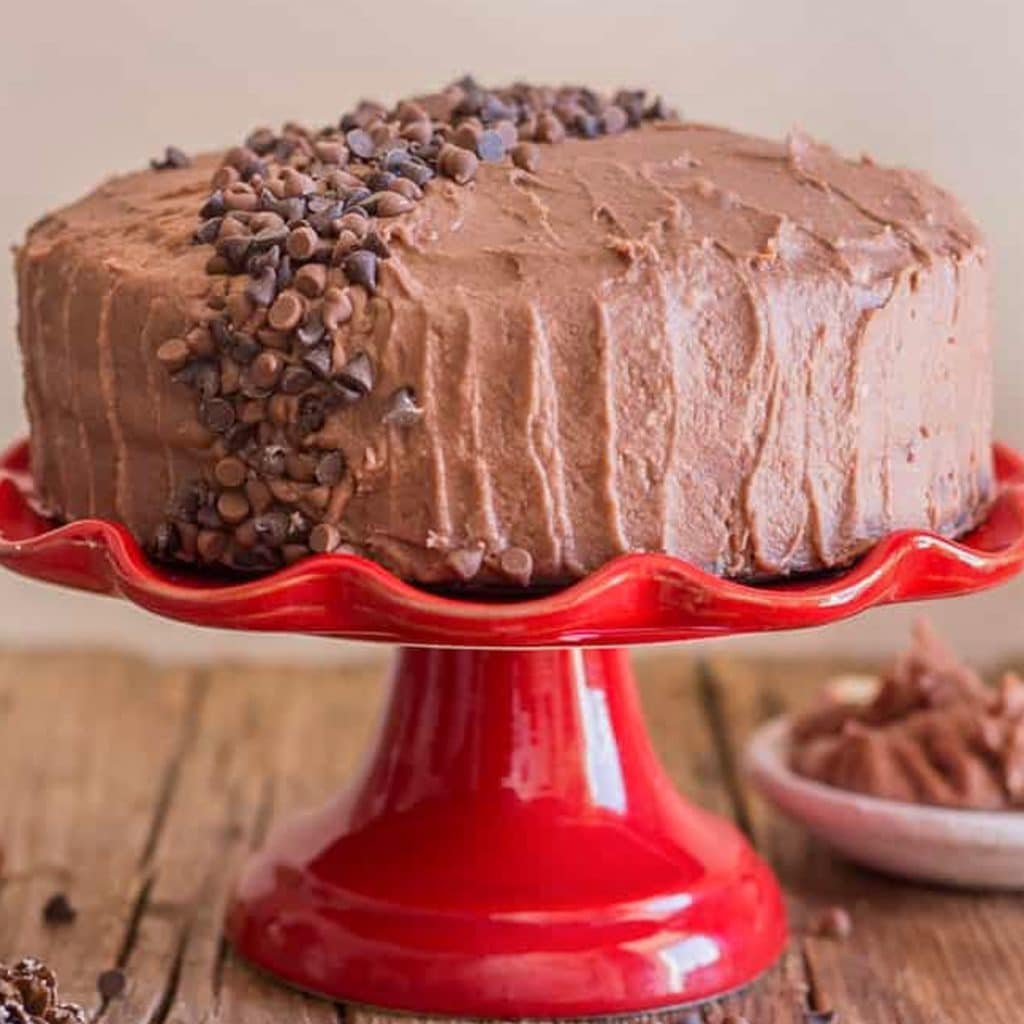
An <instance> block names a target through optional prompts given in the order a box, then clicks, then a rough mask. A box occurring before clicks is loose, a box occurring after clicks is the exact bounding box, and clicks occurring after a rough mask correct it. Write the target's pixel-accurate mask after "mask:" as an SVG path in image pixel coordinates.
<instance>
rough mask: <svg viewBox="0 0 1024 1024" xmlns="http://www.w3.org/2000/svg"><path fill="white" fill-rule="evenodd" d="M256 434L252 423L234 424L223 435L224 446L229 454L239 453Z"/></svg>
mask: <svg viewBox="0 0 1024 1024" xmlns="http://www.w3.org/2000/svg"><path fill="white" fill-rule="evenodd" d="M255 433H256V426H255V424H252V423H236V424H235V425H234V426H233V427H230V428H229V429H228V430H227V432H226V433H225V434H224V444H225V446H226V447H227V450H228V451H229V452H237V451H241V450H242V449H243V448H244V447H245V446H246V445H247V444H249V442H250V441H252V439H253V436H254V435H255Z"/></svg>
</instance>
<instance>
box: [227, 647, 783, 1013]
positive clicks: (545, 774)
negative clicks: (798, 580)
mask: <svg viewBox="0 0 1024 1024" xmlns="http://www.w3.org/2000/svg"><path fill="white" fill-rule="evenodd" d="M228 932H229V935H230V936H231V938H232V941H233V942H234V945H235V948H236V950H237V951H238V952H239V953H240V954H241V955H242V956H243V957H244V958H245V959H247V960H249V961H250V962H252V963H253V964H254V965H256V966H258V967H260V968H262V969H264V970H266V971H268V972H270V973H271V974H273V975H275V976H277V977H278V978H280V979H282V980H284V981H286V982H289V983H291V984H293V985H296V986H298V987H300V988H303V989H306V990H309V991H312V992H315V993H318V994H321V995H324V996H329V997H330V998H332V999H340V1000H345V1001H351V1002H357V1003H366V1004H370V1005H373V1006H379V1007H387V1008H389V1009H395V1010H405V1011H416V1012H418V1013H421V1014H424V1013H432V1014H443V1015H449V1016H458V1017H504V1018H507V1017H578V1016H595V1015H607V1014H622V1013H635V1012H638V1011H644V1010H655V1009H661V1008H665V1007H669V1006H676V1005H684V1004H688V1003H695V1002H699V1001H702V1000H706V999H709V998H712V997H714V996H716V995H721V994H724V993H726V992H729V991H732V990H734V989H737V988H739V987H741V986H743V985H745V984H747V983H748V982H750V981H751V980H753V979H754V978H755V977H756V976H757V975H759V974H760V973H761V972H762V971H764V970H765V969H766V968H767V967H769V966H770V965H771V964H772V963H773V962H774V961H775V960H776V958H777V957H778V955H779V954H780V952H781V950H782V946H783V943H784V941H785V915H784V911H783V906H782V899H781V895H780V892H779V888H778V885H777V883H776V881H775V879H774V878H773V877H772V875H771V873H770V872H769V870H768V869H767V867H766V866H765V865H764V864H763V863H762V862H761V861H760V860H759V859H758V857H757V856H756V855H755V854H754V853H753V851H752V850H751V848H750V847H749V845H748V844H747V842H746V841H745V840H744V839H743V837H742V836H741V835H740V834H739V833H738V832H737V831H736V830H735V829H734V828H733V827H732V826H731V825H729V824H728V823H726V822H724V821H721V820H719V819H717V818H715V817H714V816H712V815H709V814H707V813H706V812H704V811H702V810H700V809H699V808H696V807H693V806H691V805H689V804H687V803H686V802H685V801H683V800H682V799H681V798H680V797H679V795H678V794H677V793H676V791H675V789H674V787H673V785H672V783H671V781H670V780H669V778H668V777H667V775H666V774H665V772H664V770H663V769H662V767H661V765H660V764H659V762H658V760H657V758H656V756H655V754H654V751H653V749H652V748H651V745H650V742H649V740H648V737H647V733H646V729H645V727H644V723H643V720H642V716H641V712H640V707H639V703H638V700H637V695H636V691H635V686H634V682H633V678H632V673H631V669H630V667H629V664H628V662H627V659H626V655H625V653H624V652H622V651H618V650H594V651H581V650H564V649H563V650H543V651H480V650H441V649H426V648H404V649H402V651H401V653H400V655H399V658H398V662H397V666H396V668H395V671H394V678H393V681H392V684H391V695H390V700H389V703H388V707H387V710H386V711H385V714H384V718H383V722H382V724H381V727H380V733H379V736H378V739H377V741H376V744H375V746H374V748H373V749H372V751H371V752H370V756H369V758H368V760H367V761H366V763H365V765H364V767H363V769H362V770H361V772H360V773H359V775H358V777H357V779H356V780H355V781H354V782H353V783H352V784H351V785H350V786H349V787H348V789H347V790H345V791H344V792H343V793H342V794H341V795H340V796H339V797H338V798H337V799H335V800H334V801H333V802H331V803H330V804H329V805H328V806H327V807H326V808H324V809H323V810H320V811H318V812H315V813H311V814H306V815H303V816H301V817H297V818H293V819H291V820H287V821H285V822H284V823H283V824H282V825H281V826H280V827H279V828H277V829H276V830H275V831H274V832H273V833H272V835H271V837H270V839H269V840H268V842H267V844H266V847H265V848H264V849H263V850H262V851H261V852H260V853H258V854H257V855H256V856H255V857H254V858H253V859H252V861H251V862H250V863H249V864H248V865H247V867H246V869H245V871H244V872H243V875H242V878H241V880H240V882H239V885H238V888H237V891H236V894H235V898H234V900H233V903H232V906H231V909H230V912H229V915H228Z"/></svg>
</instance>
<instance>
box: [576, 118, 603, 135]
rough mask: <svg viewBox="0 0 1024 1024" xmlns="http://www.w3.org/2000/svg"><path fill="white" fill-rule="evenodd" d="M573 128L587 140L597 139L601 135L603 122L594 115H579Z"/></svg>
mask: <svg viewBox="0 0 1024 1024" xmlns="http://www.w3.org/2000/svg"><path fill="white" fill-rule="evenodd" d="M572 126H573V128H574V129H575V131H576V133H577V134H578V135H581V136H582V137H583V138H585V139H595V138H597V136H598V135H600V134H601V128H602V125H601V121H600V119H599V118H597V117H595V116H594V115H593V114H577V115H576V118H575V120H574V121H573V125H572Z"/></svg>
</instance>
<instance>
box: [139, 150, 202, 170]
mask: <svg viewBox="0 0 1024 1024" xmlns="http://www.w3.org/2000/svg"><path fill="white" fill-rule="evenodd" d="M191 163H192V161H191V160H189V158H188V155H187V154H186V153H185V151H184V150H181V149H178V147H177V146H168V147H167V148H166V149H165V150H164V155H163V157H162V158H161V159H159V160H150V161H149V166H150V167H152V168H153V170H154V171H171V170H176V169H178V168H181V167H189V166H190V165H191Z"/></svg>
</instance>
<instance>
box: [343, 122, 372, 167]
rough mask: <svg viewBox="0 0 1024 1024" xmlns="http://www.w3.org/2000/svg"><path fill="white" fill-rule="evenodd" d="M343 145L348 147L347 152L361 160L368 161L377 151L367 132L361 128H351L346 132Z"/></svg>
mask: <svg viewBox="0 0 1024 1024" xmlns="http://www.w3.org/2000/svg"><path fill="white" fill-rule="evenodd" d="M345 144H346V145H347V146H348V148H349V152H351V153H353V154H354V155H355V156H357V157H359V158H360V159H362V160H369V159H370V158H371V157H372V156H373V155H374V153H376V151H377V147H376V146H375V145H374V142H373V139H372V138H371V137H370V134H369V132H366V131H364V130H363V129H362V128H353V129H352V130H351V131H349V132H346V133H345Z"/></svg>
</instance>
